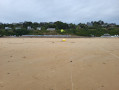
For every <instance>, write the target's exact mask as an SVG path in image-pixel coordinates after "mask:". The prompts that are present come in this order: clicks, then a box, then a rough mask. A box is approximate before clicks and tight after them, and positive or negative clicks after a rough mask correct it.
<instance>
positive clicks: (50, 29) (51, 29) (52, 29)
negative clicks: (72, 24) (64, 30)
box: [47, 28, 55, 31]
mask: <svg viewBox="0 0 119 90" xmlns="http://www.w3.org/2000/svg"><path fill="white" fill-rule="evenodd" d="M47 30H48V31H54V30H55V28H47Z"/></svg>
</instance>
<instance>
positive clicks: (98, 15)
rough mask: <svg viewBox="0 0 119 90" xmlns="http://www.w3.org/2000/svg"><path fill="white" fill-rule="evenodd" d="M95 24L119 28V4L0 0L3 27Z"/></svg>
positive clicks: (95, 0)
mask: <svg viewBox="0 0 119 90" xmlns="http://www.w3.org/2000/svg"><path fill="white" fill-rule="evenodd" d="M95 20H96V21H98V20H103V21H105V22H108V23H117V24H119V0H0V22H4V23H12V22H23V21H32V22H54V21H63V22H68V23H76V24H77V23H80V22H82V23H86V22H89V21H95Z"/></svg>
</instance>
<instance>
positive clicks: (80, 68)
mask: <svg viewBox="0 0 119 90" xmlns="http://www.w3.org/2000/svg"><path fill="white" fill-rule="evenodd" d="M0 90H119V38H72V39H67V41H66V42H61V38H58V39H57V38H0Z"/></svg>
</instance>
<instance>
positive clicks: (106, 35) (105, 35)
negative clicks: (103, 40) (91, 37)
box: [101, 33, 111, 37]
mask: <svg viewBox="0 0 119 90" xmlns="http://www.w3.org/2000/svg"><path fill="white" fill-rule="evenodd" d="M101 37H111V35H110V34H108V33H106V34H104V35H102V36H101Z"/></svg>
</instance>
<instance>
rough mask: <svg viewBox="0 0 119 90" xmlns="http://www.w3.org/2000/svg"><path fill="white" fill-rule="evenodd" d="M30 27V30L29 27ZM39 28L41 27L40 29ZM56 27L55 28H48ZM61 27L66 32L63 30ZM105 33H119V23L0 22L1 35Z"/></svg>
mask: <svg viewBox="0 0 119 90" xmlns="http://www.w3.org/2000/svg"><path fill="white" fill-rule="evenodd" d="M28 27H30V30H29V29H28ZM37 28H41V29H40V30H38V29H37ZM47 28H55V30H51V31H49V30H47ZM61 29H63V30H64V32H61ZM105 33H108V34H110V35H119V25H116V24H114V23H111V24H108V23H104V22H103V21H101V20H99V21H92V22H89V23H87V24H84V23H79V24H73V23H64V22H61V21H56V22H41V23H37V22H34V23H33V22H28V21H27V22H23V23H11V24H6V23H0V36H11V35H16V36H21V35H78V36H95V37H98V36H101V35H103V34H105Z"/></svg>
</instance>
